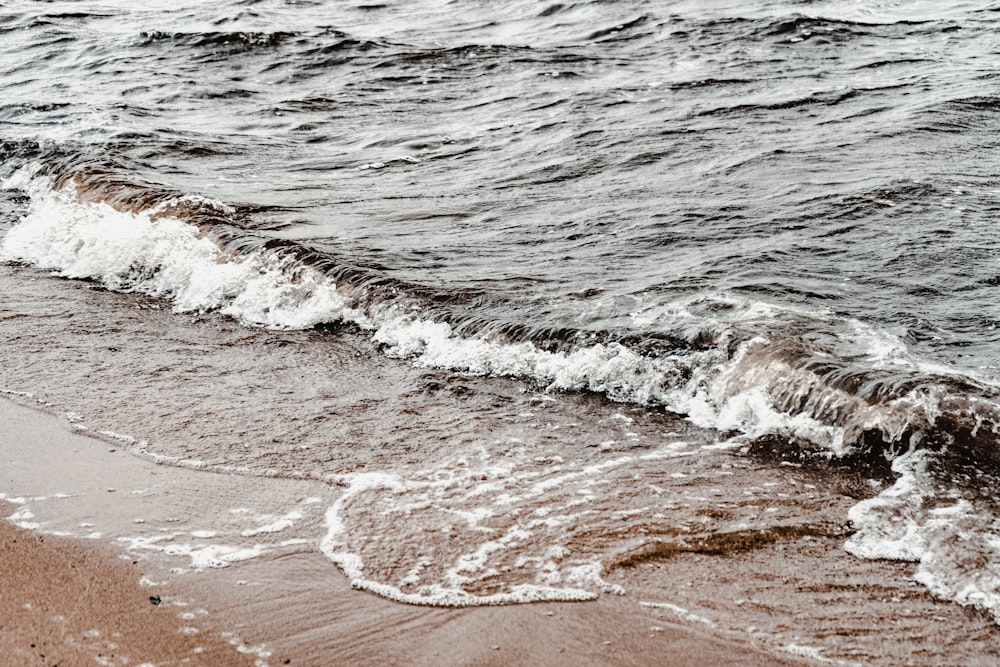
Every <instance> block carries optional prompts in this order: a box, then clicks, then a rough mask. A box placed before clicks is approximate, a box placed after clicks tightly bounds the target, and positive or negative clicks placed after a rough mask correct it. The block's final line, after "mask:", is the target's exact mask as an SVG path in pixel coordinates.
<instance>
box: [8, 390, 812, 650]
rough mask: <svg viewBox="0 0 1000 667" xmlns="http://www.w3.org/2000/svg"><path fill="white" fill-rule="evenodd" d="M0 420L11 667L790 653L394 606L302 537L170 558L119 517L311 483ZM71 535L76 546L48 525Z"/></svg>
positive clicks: (546, 617)
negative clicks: (132, 534)
mask: <svg viewBox="0 0 1000 667" xmlns="http://www.w3.org/2000/svg"><path fill="white" fill-rule="evenodd" d="M0 423H4V424H5V425H6V426H5V432H4V434H3V438H2V439H0V456H2V458H3V460H4V461H5V462H8V463H7V464H6V465H5V470H4V472H3V473H2V477H0V485H2V489H0V490H2V492H3V493H4V494H5V496H6V497H7V498H8V500H11V501H13V504H10V503H5V509H4V515H5V516H8V517H12V519H11V520H10V521H8V522H3V523H0V576H2V580H3V583H4V586H3V596H2V598H0V619H2V627H0V654H3V655H7V656H13V660H14V662H13V663H12V664H25V665H30V664H40V665H41V664H45V665H50V664H51V665H55V664H59V665H76V664H80V665H85V664H95V663H97V664H112V665H118V664H122V665H124V664H130V665H136V664H145V663H149V664H155V665H181V664H183V665H188V664H190V665H197V664H204V665H222V666H226V665H244V664H257V665H282V664H293V665H294V664H299V665H341V664H352V665H567V666H568V665H581V664H586V665H663V664H669V665H751V666H752V665H774V664H790V663H791V662H794V660H792V659H790V658H789V659H786V658H783V657H779V656H776V655H772V654H768V653H766V652H763V651H760V650H758V649H757V648H755V647H753V646H751V645H749V644H747V643H741V642H735V641H730V640H728V639H725V638H720V637H715V636H712V635H711V634H709V633H702V632H699V631H698V630H696V629H692V628H688V627H683V626H681V625H678V624H674V623H670V622H665V621H664V620H663V619H662V618H658V617H657V616H656V615H655V614H654V613H645V611H644V610H643V609H642V608H640V607H637V606H636V605H635V604H634V602H629V601H627V600H625V599H622V598H618V597H616V596H605V597H603V598H601V599H600V600H598V601H595V602H586V603H546V604H530V605H513V606H502V607H478V608H466V609H447V608H429V607H419V606H409V605H403V604H398V603H395V602H392V601H389V600H385V599H381V598H378V597H375V596H372V595H370V594H368V593H364V592H360V591H356V590H352V589H351V587H350V585H349V584H348V582H347V581H346V580H345V579H344V577H343V575H342V574H341V573H340V572H339V571H338V570H337V569H336V568H334V567H333V565H332V564H331V563H330V562H329V561H328V560H326V558H325V557H323V555H322V554H321V553H320V551H319V549H318V546H317V545H318V537H319V536H318V535H317V536H316V539H315V540H313V541H306V542H304V543H300V544H296V545H293V546H291V547H287V548H285V549H284V550H283V551H281V550H279V552H277V553H268V554H266V555H263V556H260V557H256V558H249V559H246V560H241V561H233V562H230V563H229V564H228V565H227V566H226V567H204V568H201V569H198V568H194V567H178V562H179V561H178V558H177V557H176V554H175V555H173V556H171V555H170V554H166V553H163V552H160V551H155V550H142V549H137V548H136V542H135V540H134V539H133V540H132V541H129V540H128V539H122V538H121V535H120V534H124V533H127V532H128V531H129V530H130V528H133V527H134V526H131V527H130V526H129V525H128V524H129V523H130V521H129V520H127V519H126V517H128V516H131V515H132V514H135V513H137V512H141V513H142V514H143V517H144V518H143V519H141V521H142V523H141V524H140V525H141V526H142V527H146V526H155V525H159V524H161V523H162V524H164V525H174V526H176V525H178V524H184V522H185V521H186V519H185V514H189V515H192V516H197V515H198V514H199V513H201V514H206V513H210V508H211V507H212V505H213V504H218V503H219V502H220V497H221V498H224V499H226V500H227V501H228V502H230V504H232V503H237V502H238V501H240V500H247V499H248V498H251V497H252V498H255V499H256V500H258V501H259V500H260V498H261V497H272V498H275V497H280V496H281V495H282V492H280V491H274V488H275V485H279V486H280V485H286V486H287V485H292V486H295V485H296V484H304V485H305V487H308V488H305V487H302V488H296V489H293V490H292V491H290V492H289V491H287V490H286V491H284V493H286V494H287V493H290V494H291V496H294V497H298V496H301V495H303V494H307V493H314V492H315V491H316V487H315V484H316V483H305V482H296V481H293V480H267V479H262V478H257V479H253V478H251V479H245V478H244V479H239V478H238V477H237V476H235V475H224V474H215V473H209V472H202V471H197V470H187V469H184V468H177V467H171V466H164V465H158V464H156V463H154V462H151V461H148V460H145V459H142V458H139V457H137V456H134V455H132V454H130V453H129V452H127V451H125V450H123V449H122V448H121V447H117V446H115V445H113V444H108V443H107V442H105V441H101V440H97V439H93V438H90V437H85V436H83V435H80V434H76V433H71V432H70V431H68V430H67V429H66V428H65V426H64V424H63V423H62V422H61V421H60V420H58V419H57V418H55V417H53V416H50V415H47V414H45V413H42V412H39V411H37V410H34V409H31V408H28V407H25V406H22V405H17V404H14V403H13V402H10V401H7V400H0ZM151 482H152V484H151ZM240 489H242V491H241V490H240ZM240 493H242V494H243V495H244V496H246V497H244V498H240V497H239V496H240ZM285 500H287V498H283V499H282V502H284V501H285ZM29 508H30V509H29ZM81 519H84V520H81ZM132 521H138V520H137V519H133V520H132ZM18 523H19V524H21V525H22V526H29V527H31V528H32V529H31V530H27V529H25V528H20V527H16V526H15V525H14V524H18ZM35 524H41V525H39V526H37V527H36V526H35ZM74 526H75V527H76V529H75V530H73V529H72V528H73V527H74ZM98 529H100V530H98ZM87 530H91V531H92V532H91V533H89V537H90V538H91V539H73V538H71V537H60V536H57V535H53V534H52V532H53V531H55V532H67V533H72V534H75V535H78V537H79V536H82V533H84V532H86V531H87ZM102 531H103V532H102ZM192 532H196V531H192ZM116 535H117V536H116ZM151 598H153V599H156V600H159V604H153V603H152V602H151V601H150V600H151ZM126 661H127V662H126Z"/></svg>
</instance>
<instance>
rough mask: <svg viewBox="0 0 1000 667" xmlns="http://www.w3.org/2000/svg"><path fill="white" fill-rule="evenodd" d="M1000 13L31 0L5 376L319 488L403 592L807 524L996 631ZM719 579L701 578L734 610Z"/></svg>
mask: <svg viewBox="0 0 1000 667" xmlns="http://www.w3.org/2000/svg"><path fill="white" fill-rule="evenodd" d="M998 16H1000V14H998V11H997V7H995V6H991V5H989V4H988V3H953V4H951V5H949V6H947V7H941V6H939V4H938V3H925V2H915V3H905V4H903V3H858V2H848V1H842V2H819V3H815V2H813V3H802V2H767V1H765V0H758V1H756V2H753V3H749V4H748V3H725V2H717V3H686V2H677V3H650V2H638V1H627V2H616V3H610V4H609V3H602V2H579V3H566V4H556V3H552V4H545V3H537V2H519V1H516V0H508V1H506V2H502V3H490V5H489V6H488V7H487V6H483V3H476V2H465V0H455V1H453V2H430V1H427V2H419V3H384V4H357V3H347V2H339V3H321V2H306V1H302V2H290V1H289V2H278V1H277V0H273V1H271V0H265V1H260V2H254V1H244V2H231V1H230V2H227V3H224V4H221V5H220V4H218V3H216V4H208V3H201V2H197V3H188V4H184V3H177V2H173V3H169V4H162V5H158V4H150V3H145V4H144V5H143V6H142V7H128V8H126V7H123V6H119V4H118V3H107V4H105V3H100V2H73V3H62V2H51V3H45V4H37V3H27V2H15V3H8V4H6V5H4V6H3V7H2V8H0V88H2V90H3V91H4V95H3V99H2V100H0V160H2V163H0V176H2V177H3V179H4V182H3V190H2V191H0V233H2V235H3V236H2V239H0V259H2V260H3V261H4V262H5V264H4V265H3V266H0V269H2V272H0V283H2V284H3V285H4V286H5V287H4V293H5V295H6V296H5V301H4V302H3V306H2V308H3V310H2V311H0V327H2V328H3V329H4V330H5V333H6V336H7V338H6V340H7V343H6V346H5V352H4V354H5V355H6V358H7V362H6V363H4V364H0V365H2V366H3V368H2V370H0V373H2V375H0V389H3V390H5V391H6V392H8V393H9V392H15V393H19V395H23V394H32V395H33V396H35V397H36V398H37V399H38V400H41V401H44V402H46V403H47V404H48V405H49V406H50V408H51V409H54V410H56V411H58V412H63V413H71V414H72V415H73V419H72V420H73V421H75V422H76V423H77V424H78V426H80V427H83V426H82V425H85V426H86V428H88V429H90V430H91V431H93V432H101V431H104V432H106V433H105V434H104V436H103V437H113V438H121V437H126V438H130V439H129V440H128V442H129V443H131V445H132V446H134V448H135V449H136V451H138V452H140V453H142V454H144V455H146V456H151V457H153V458H154V459H156V460H160V461H165V462H171V463H174V464H178V465H185V466H191V467H205V468H211V469H215V470H223V471H227V472H229V473H231V474H241V475H256V476H269V477H278V478H283V477H290V478H296V479H308V480H313V481H318V482H322V483H327V484H329V485H330V486H331V489H334V490H337V493H335V494H334V495H335V496H336V499H335V500H331V502H330V504H329V506H328V507H326V509H325V519H324V520H325V527H324V534H323V535H316V536H315V539H316V540H317V548H321V549H322V550H323V551H324V553H326V555H327V556H328V557H329V558H330V559H331V560H332V561H333V562H334V563H336V564H337V565H338V566H339V567H340V570H341V571H342V572H343V573H345V574H346V575H347V576H348V577H349V578H350V579H351V580H352V582H353V583H354V584H355V585H356V586H357V587H359V588H363V589H366V590H369V591H371V592H374V593H377V594H380V595H385V596H388V597H391V598H394V599H398V600H402V601H407V602H415V603H427V604H450V605H469V604H493V603H507V602H518V601H522V602H523V601H530V600H540V599H592V598H594V597H598V596H600V595H608V594H616V593H624V594H628V595H639V596H640V597H641V593H639V594H637V593H636V591H637V590H638V591H646V592H649V591H654V590H657V591H660V592H664V591H673V592H672V593H671V594H673V595H675V596H677V595H680V596H681V597H683V596H684V595H685V594H682V593H680V592H678V590H676V587H674V588H671V587H672V586H674V584H675V583H676V582H677V581H678V579H676V577H678V576H681V575H679V574H676V573H683V572H685V571H686V570H685V568H686V567H688V566H689V565H690V563H691V562H693V561H692V560H691V559H692V558H693V559H694V560H697V558H701V557H702V556H711V557H715V556H718V557H720V558H726V559H737V558H738V559H741V560H738V561H736V560H731V561H729V562H728V567H730V568H731V571H732V572H746V573H752V574H746V577H748V579H749V580H753V581H763V579H761V577H762V576H763V575H761V572H766V571H767V569H768V566H765V565H761V564H760V563H757V564H754V563H755V562H756V561H755V560H754V559H762V558H765V557H771V556H774V554H775V550H776V549H779V550H780V549H784V548H785V545H795V546H794V548H793V547H792V546H789V547H788V548H789V549H792V550H794V552H795V555H794V557H793V556H791V555H789V556H788V561H789V562H793V563H803V564H804V565H802V567H804V568H806V569H808V568H809V567H811V566H810V565H808V563H809V562H810V559H818V560H821V559H822V556H818V555H817V554H819V553H826V554H827V555H828V556H829V553H830V551H831V550H836V551H837V553H838V556H837V558H835V559H833V560H832V561H831V562H833V563H835V565H831V566H830V567H831V568H832V570H831V572H832V574H830V575H829V576H830V577H831V578H833V579H836V578H837V577H846V578H848V579H850V578H851V577H855V576H856V577H859V578H860V579H861V580H863V579H864V576H875V575H872V574H871V573H869V574H868V575H863V574H857V575H855V574H849V573H848V570H850V569H851V568H852V567H857V568H862V569H863V568H864V567H872V568H876V567H877V566H876V565H874V564H873V565H864V566H862V565H860V564H855V565H851V566H848V565H844V564H843V563H844V562H845V561H844V560H843V559H845V558H847V559H848V560H849V561H850V559H851V558H855V557H860V558H861V559H870V560H877V559H889V560H897V561H902V562H904V563H916V565H906V566H905V568H903V569H901V570H898V571H897V570H893V574H892V576H896V577H899V583H898V585H899V586H901V587H903V588H901V589H899V590H910V589H907V588H905V587H906V586H908V585H910V584H909V579H908V577H909V576H910V575H913V576H914V577H915V579H916V581H917V582H919V584H920V585H921V588H919V589H918V590H919V591H920V593H919V594H916V593H915V594H913V595H912V596H910V594H909V593H907V594H906V596H904V597H906V598H907V599H909V600H910V603H912V605H913V607H912V608H913V609H914V610H916V609H921V610H924V611H919V612H917V611H915V612H914V613H916V614H918V615H919V614H923V613H925V611H926V609H929V608H930V607H921V606H920V605H924V604H927V605H931V602H928V601H927V600H930V598H926V599H924V598H920V599H921V600H923V601H921V602H918V601H915V600H916V598H918V597H919V596H920V595H923V596H927V595H928V593H927V591H929V592H930V594H931V595H933V596H936V598H938V599H945V600H949V601H951V602H953V603H959V604H960V605H962V606H963V607H968V609H970V610H974V611H969V612H968V613H969V614H970V616H968V619H974V620H968V619H967V620H968V622H969V623H981V622H984V619H986V620H987V625H988V624H989V623H988V621H989V620H992V618H995V617H996V618H1000V574H998V573H1000V550H998V549H997V547H996V545H997V544H1000V532H998V529H997V525H1000V523H998V521H1000V506H998V504H997V502H996V500H995V498H994V493H993V489H994V488H995V484H996V482H997V481H998V480H997V475H998V474H1000V465H998V464H1000V457H998V455H997V448H996V442H997V435H998V431H1000V375H998V373H997V370H998V368H1000V346H998V345H997V343H998V341H1000V332H998V330H997V323H998V322H1000V310H998V307H997V300H996V298H995V292H996V289H997V285H998V284H1000V263H998V261H997V258H998V252H1000V239H998V238H997V232H996V231H995V230H996V225H995V219H996V216H997V213H998V212H1000V204H998V201H1000V179H998V176H997V165H998V162H997V150H998V148H1000V141H998V139H997V137H998V136H1000V132H998V131H1000V98H997V97H996V96H995V95H994V93H995V89H996V83H997V79H998V76H1000V75H998V72H997V68H996V64H997V63H998V62H1000V38H998V36H997V35H998V33H997V31H996V21H997V18H998ZM56 276H58V277H61V278H66V279H73V281H74V282H68V281H65V280H59V279H58V278H57V277H56ZM79 281H84V282H79ZM116 292H117V293H121V294H115V293H116ZM82 387H87V388H88V389H87V391H82V389H81V388H82ZM387 526H388V527H387ZM817 545H822V547H820V546H817ZM843 547H846V550H847V552H848V553H850V554H852V556H846V555H845V554H844V552H843V551H841V549H842V548H843ZM823 549H826V552H823ZM692 554H694V556H692ZM761 554H765V556H761ZM768 554H770V556H767V555H768ZM783 557H784V556H780V557H779V558H783ZM685 559H687V560H685ZM762 562H763V561H762ZM850 562H853V561H850ZM862 562H865V561H857V563H862ZM664 563H667V564H671V566H672V567H673V568H674V570H673V572H674V573H675V574H674V575H670V577H675V578H670V577H668V579H667V581H669V582H673V583H667V584H664V583H663V581H660V583H656V582H657V581H659V580H657V579H656V577H655V576H654V574H651V573H655V571H657V570H658V569H659V568H660V566H661V565H663V564H664ZM686 564H687V565H686ZM772 566H773V563H772ZM878 567H880V566H878ZM741 568H744V569H741ZM838 568H840V569H838ZM845 568H846V569H845ZM906 568H909V569H906ZM333 573H334V568H333V567H332V566H331V576H333ZM338 576H339V575H338ZM755 577H757V578H756V579H755ZM785 579H787V580H791V579H794V577H792V576H791V575H788V576H786V577H785ZM852 581H853V580H852ZM726 585H728V584H725V583H720V584H719V585H718V587H716V588H713V589H711V591H712V592H708V591H709V589H704V592H705V595H704V596H703V597H702V598H700V601H699V599H698V596H697V595H694V597H693V598H691V599H688V602H686V603H685V604H689V605H690V606H692V608H697V609H698V610H699V613H709V611H710V609H711V608H712V607H711V605H710V604H707V602H706V601H711V600H712V599H713V596H715V598H718V599H725V600H727V601H726V602H722V603H719V604H720V605H721V607H720V608H716V611H718V614H717V616H718V617H713V620H711V623H713V624H715V626H716V627H725V628H727V631H730V630H731V631H733V632H737V633H738V632H742V630H741V629H740V628H742V627H743V625H745V623H746V622H752V614H751V615H750V616H746V613H747V612H746V610H747V609H749V607H748V606H746V605H745V604H744V603H745V602H746V600H744V599H743V598H741V597H740V594H739V593H737V592H733V591H731V590H729V592H728V593H726V592H723V591H726V590H728V589H726V588H725V586H726ZM769 585H770V584H769ZM831 585H833V584H830V582H829V581H827V582H825V583H823V582H821V583H816V582H813V583H808V584H807V583H801V585H800V586H799V587H798V588H795V590H796V591H797V593H796V594H795V595H798V594H800V593H802V591H804V590H808V591H812V592H815V593H817V595H819V594H820V593H822V594H823V595H826V594H831V591H834V590H835V588H830V587H829V586H831ZM852 585H855V584H852ZM893 585H896V584H893ZM761 586H762V588H761V589H760V590H765V589H766V586H764V585H763V584H761ZM865 586H867V584H864V583H857V584H856V587H855V588H852V589H851V590H853V591H856V592H858V595H859V596H869V597H870V598H871V599H872V600H874V599H876V598H879V599H881V598H880V597H879V596H880V595H881V597H882V598H886V599H888V598H892V597H894V596H895V597H897V598H898V597H899V596H900V595H902V594H901V593H899V591H898V590H897V591H896V592H895V593H886V594H885V595H882V594H881V593H878V592H874V593H873V592H872V591H871V590H870V589H869V588H866V587H865ZM658 587H660V588H658ZM777 588H779V589H781V588H782V587H781V586H778V587H777ZM783 590H785V592H786V593H787V594H789V595H792V593H791V592H790V590H791V588H784V589H783ZM664 594H666V593H664ZM727 595H728V596H729V597H726V596H727ZM720 596H721V597H720ZM907 596H909V597H907ZM792 597H794V595H792ZM806 597H808V596H806ZM730 598H731V599H730ZM677 599H680V598H677ZM685 599H687V598H685ZM789 599H791V598H789ZM740 600H742V602H741V601H740ZM796 600H797V601H796V602H795V603H790V607H789V608H790V609H791V611H788V610H787V609H786V610H784V611H782V612H780V613H779V612H777V611H775V610H776V609H777V608H779V607H780V606H781V605H780V604H775V605H772V606H770V607H768V609H769V610H770V611H769V612H768V613H770V614H778V616H781V614H785V616H781V617H782V618H794V617H795V615H796V614H797V613H798V614H800V615H802V616H803V617H804V618H806V617H807V618H810V619H812V621H810V622H811V623H812V625H811V626H809V627H812V628H813V629H812V630H810V631H809V632H811V633H812V634H809V635H808V636H809V637H810V638H811V640H813V641H815V642H817V643H819V644H821V645H822V646H823V648H822V650H821V653H822V651H827V652H828V653H827V654H829V655H833V656H840V657H843V658H844V659H851V658H857V657H861V658H873V657H878V656H879V653H878V651H877V650H876V649H875V648H873V644H872V643H871V642H873V641H874V640H875V638H872V637H869V636H868V635H866V633H864V632H861V631H860V630H858V627H864V626H865V624H866V623H867V622H868V621H858V622H857V627H854V629H853V630H852V631H851V632H847V631H846V630H845V631H844V632H842V633H840V634H839V635H838V634H837V632H830V633H829V634H824V633H823V632H818V633H817V631H816V630H815V629H816V628H824V627H827V628H828V627H830V625H831V624H833V625H836V622H835V620H831V619H830V618H829V617H828V615H827V616H825V615H824V614H826V613H827V612H822V611H821V606H822V605H817V603H815V600H811V601H808V602H807V601H803V600H802V599H799V598H796ZM647 602H648V600H647ZM671 604H672V603H671ZM761 604H764V603H761ZM838 604H839V603H838ZM873 604H874V602H873ZM699 605H700V606H699ZM706 605H707V606H706ZM661 608H663V609H668V608H669V607H661ZM957 608H958V607H957V606H956V609H957ZM805 610H808V611H805ZM885 613H890V612H885ZM926 613H927V614H931V613H932V612H930V611H927V612H926ZM953 613H958V612H953ZM961 613H965V612H964V611H963V612H961ZM977 614H979V615H977ZM709 615H711V614H709ZM706 618H708V617H706ZM748 619H750V620H748ZM852 622H853V621H852ZM806 625H807V626H808V625H809V622H806ZM935 627H937V626H935ZM977 627H978V626H977ZM855 631H857V632H855ZM768 632H772V633H773V636H774V637H780V638H781V639H780V640H775V641H777V642H778V643H781V642H785V643H789V642H791V644H794V641H792V639H789V637H791V635H789V634H788V633H790V632H792V631H791V630H789V629H788V627H786V626H781V625H780V623H779V624H778V625H777V626H775V627H772V628H770V629H769V630H768ZM803 632H805V630H803ZM935 632H936V630H935ZM995 632H996V631H995V630H988V631H986V632H985V634H981V635H977V638H969V637H966V638H964V639H963V640H962V641H966V640H968V641H969V642H971V644H968V645H967V644H963V647H964V648H963V649H962V651H965V652H964V653H961V652H960V653H956V655H959V654H960V655H962V656H965V657H963V658H962V659H963V660H965V659H966V658H968V656H984V655H987V654H988V653H989V651H991V650H992V648H991V647H992V646H993V645H994V644H995V641H996V636H995V634H993V633H995ZM782 633H785V634H782ZM837 637H840V638H839V639H838V638H837ZM844 637H851V639H850V640H845V639H843V638H844ZM928 637H929V638H928V639H926V641H927V642H928V643H934V642H936V641H939V640H940V637H939V636H937V635H933V632H932V633H931V634H930V635H928ZM934 637H937V639H935V638H934ZM844 641H847V643H846V644H844V643H843V642H844ZM893 641H895V642H897V644H896V645H897V646H899V647H902V646H904V645H905V643H906V642H907V641H910V640H907V639H905V638H904V637H903V635H900V636H898V637H896V638H895V639H894V640H893ZM851 642H854V643H851ZM866 642H867V643H866ZM977 642H978V643H977ZM791 644H790V645H791ZM969 646H971V648H969ZM810 650H812V649H810ZM816 650H820V649H816ZM890 653H892V654H893V655H897V656H898V655H903V654H905V653H907V650H905V649H902V648H900V649H899V650H898V651H896V652H892V651H890ZM810 655H811V654H810ZM817 655H820V654H817ZM886 659H887V660H888V659H890V657H887V658H886ZM935 659H936V658H935Z"/></svg>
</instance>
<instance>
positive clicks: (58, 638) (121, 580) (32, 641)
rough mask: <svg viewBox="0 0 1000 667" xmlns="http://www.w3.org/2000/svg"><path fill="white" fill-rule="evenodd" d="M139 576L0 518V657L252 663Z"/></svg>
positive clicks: (52, 661)
mask: <svg viewBox="0 0 1000 667" xmlns="http://www.w3.org/2000/svg"><path fill="white" fill-rule="evenodd" d="M2 506H3V507H4V508H5V509H6V508H7V507H10V506H9V505H6V504H3V505H2ZM139 576H140V574H139V572H137V571H136V568H135V566H134V565H131V564H130V563H129V562H126V561H121V560H117V559H115V558H114V556H113V555H112V554H111V553H105V552H103V550H102V549H100V548H99V547H95V546H94V545H91V544H87V543H85V542H83V541H77V540H70V539H65V538H62V539H60V538H57V537H53V536H51V535H44V534H40V533H34V532H31V531H27V530H23V529H20V528H16V527H15V526H13V525H11V524H10V523H7V522H0V581H2V586H3V588H2V594H0V655H2V656H3V658H0V663H2V664H4V665H12V666H13V665H25V666H27V665H53V666H54V665H62V666H64V667H71V666H72V665H92V664H95V663H96V664H102V661H103V664H108V665H125V664H129V665H138V664H142V663H152V664H155V665H167V664H170V665H174V664H185V665H192V666H194V665H206V666H213V665H220V666H228V665H252V664H253V659H252V658H251V657H250V656H248V655H246V654H242V653H239V652H238V651H237V650H236V648H235V647H234V646H233V645H231V644H230V643H229V642H227V641H226V640H225V639H223V638H222V637H221V636H219V634H218V633H216V632H212V631H211V630H209V629H207V628H205V627H198V626H196V625H195V624H194V623H193V622H192V621H185V620H182V619H181V618H179V617H178V616H177V614H176V613H175V612H174V610H173V609H171V608H169V607H166V606H164V605H161V604H153V602H152V601H151V599H150V598H153V601H157V602H158V601H159V598H158V597H153V595H155V594H153V595H151V594H150V590H148V589H145V588H143V587H141V586H140V585H139Z"/></svg>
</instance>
